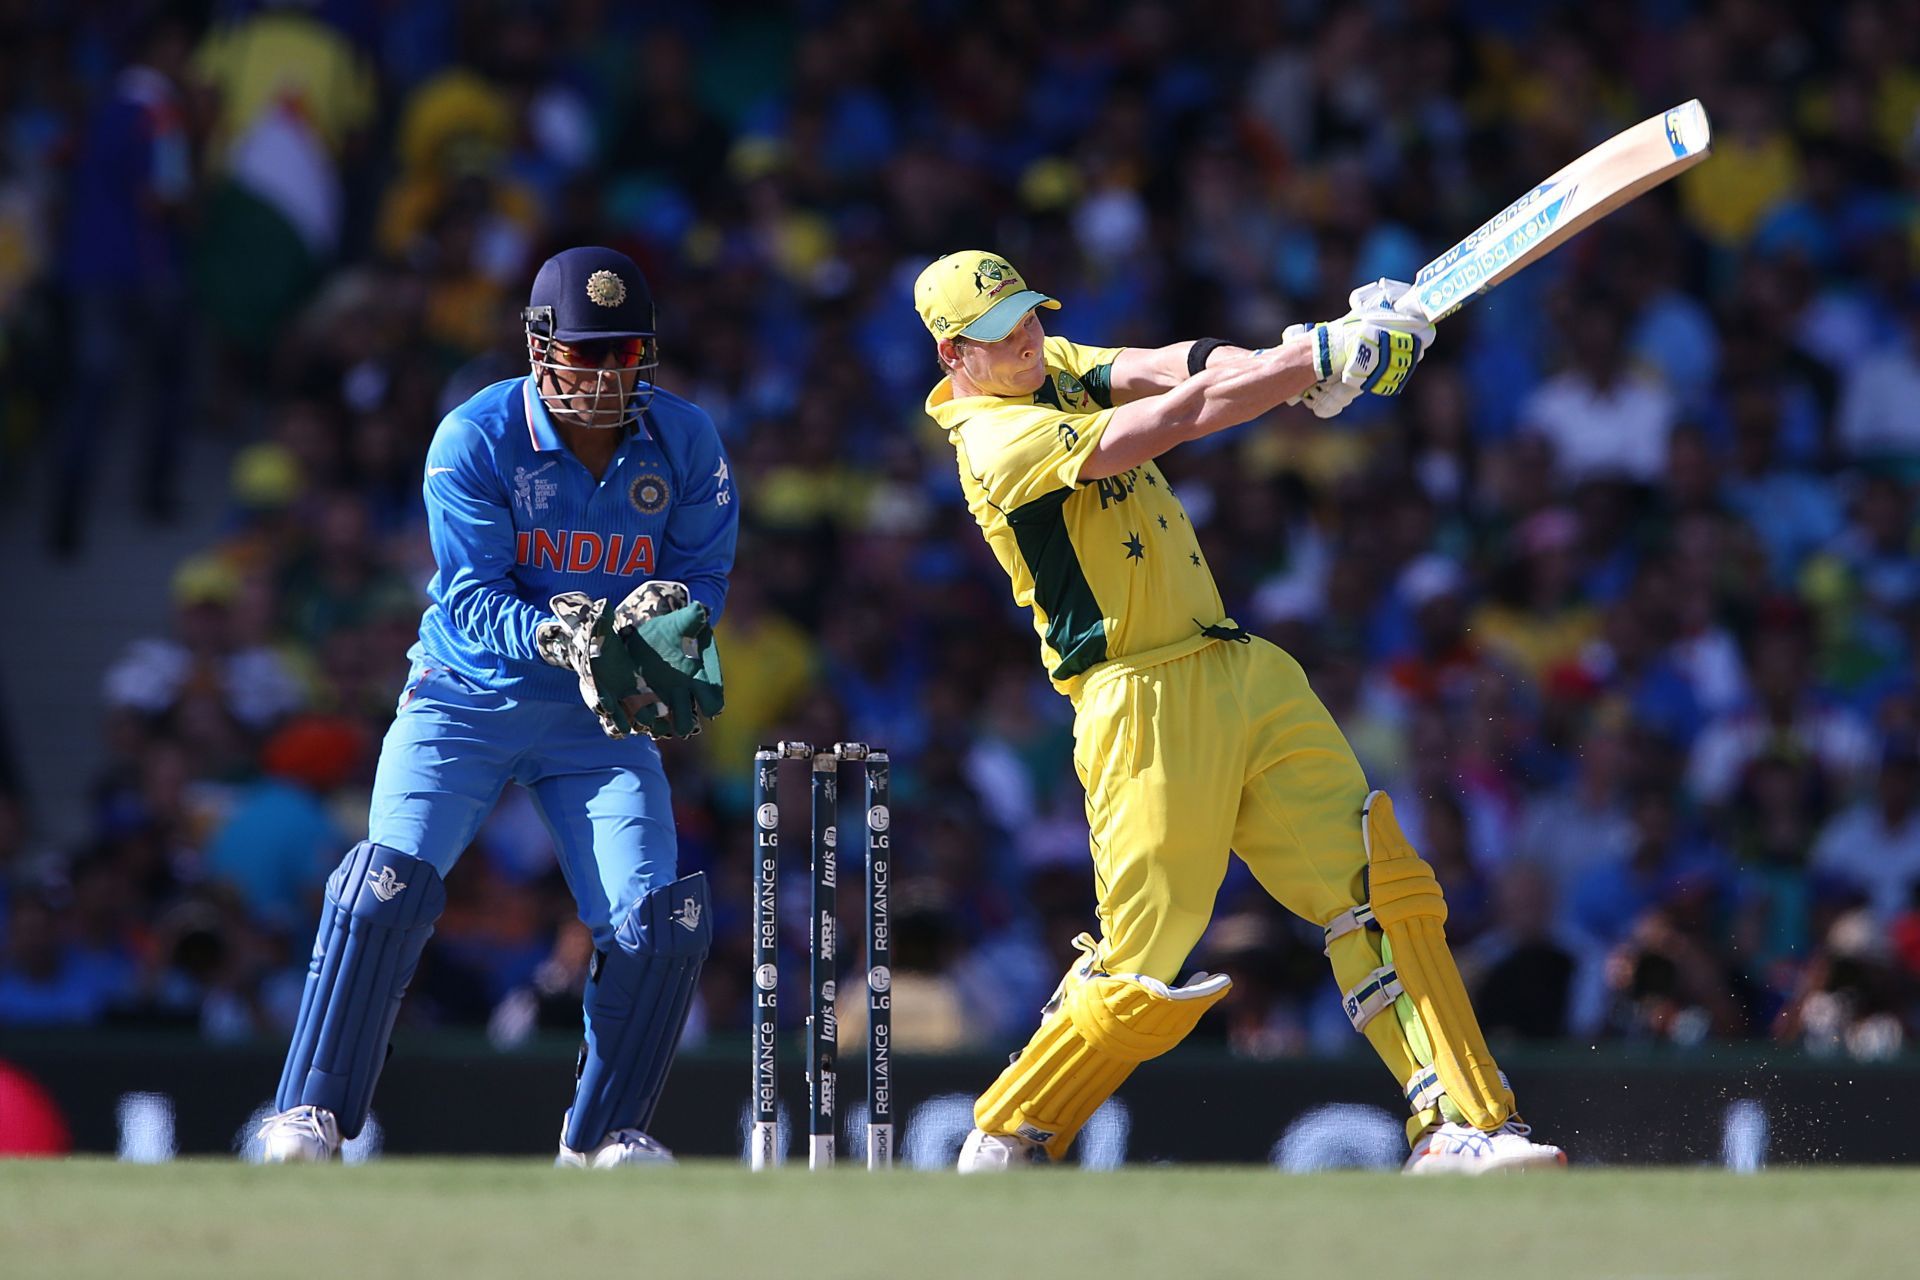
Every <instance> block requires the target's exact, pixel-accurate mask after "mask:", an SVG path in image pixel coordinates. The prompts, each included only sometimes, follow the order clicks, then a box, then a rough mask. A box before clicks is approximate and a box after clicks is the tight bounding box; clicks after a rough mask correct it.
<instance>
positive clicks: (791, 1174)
mask: <svg viewBox="0 0 1920 1280" xmlns="http://www.w3.org/2000/svg"><path fill="white" fill-rule="evenodd" d="M1916 1203H1920V1172H1906V1171H1891V1170H1885V1171H1883V1170H1861V1169H1833V1170H1824V1171H1815V1170H1801V1171H1786V1170H1779V1171H1769V1172H1766V1173H1761V1174H1758V1175H1755V1176H1746V1177H1739V1176H1734V1175H1730V1174H1725V1173H1720V1172H1716V1171H1709V1170H1698V1171H1693V1170H1659V1171H1656V1170H1636V1169H1605V1170H1600V1169H1595V1170H1580V1169H1575V1170H1571V1171H1569V1172H1567V1173H1564V1174H1558V1175H1555V1174H1547V1175H1529V1176H1521V1177H1507V1178H1483V1179H1478V1180H1467V1179H1413V1178H1400V1177H1396V1176H1391V1175H1382V1174H1362V1173H1339V1174H1325V1175H1319V1176H1313V1177H1291V1176H1287V1175H1284V1174H1279V1173H1275V1172H1273V1171H1271V1170H1262V1169H1239V1168H1233V1169H1229V1168H1211V1169H1204V1168H1191V1169H1174V1168H1140V1169H1129V1170H1126V1171H1123V1172H1118V1173H1105V1174H1087V1173H1080V1172H1069V1171H1066V1170H1060V1171H1050V1170H1035V1171H1032V1172H1021V1173H1016V1174H1013V1175H1009V1176H1005V1177H999V1178H968V1179H962V1178H959V1177H957V1176H955V1175H952V1174H933V1173H911V1172H905V1171H899V1172H892V1173H887V1174H869V1173H867V1172H866V1171H865V1170H864V1169H858V1168H843V1169H839V1170H835V1171H834V1172H832V1173H829V1174H823V1175H815V1174H809V1173H807V1172H806V1171H805V1169H804V1168H795V1167H789V1168H786V1169H782V1170H779V1171H777V1172H774V1173H768V1174H760V1175H754V1174H750V1173H748V1172H747V1171H745V1170H744V1169H742V1168H740V1167H739V1166H737V1165H733V1164H728V1163H722V1162H692V1163H687V1164H682V1165H681V1166H679V1167H677V1168H673V1169H652V1170H622V1171H618V1172H612V1173H600V1172H593V1173H587V1172H562V1171H558V1170H555V1169H552V1168H550V1167H548V1166H546V1165H545V1164H544V1162H534V1161H507V1160H426V1159H405V1158H390V1159H387V1160H384V1161H380V1162H378V1163H375V1164H369V1165H362V1166H358V1167H352V1168H344V1167H339V1166H334V1167H326V1168H311V1167H306V1168H274V1169H263V1168H255V1167H249V1166H245V1165H241V1164H237V1163H233V1162H230V1161H220V1160H186V1161H180V1162H177V1163H174V1164H168V1165H123V1164H116V1163H114V1162H112V1161H108V1160H89V1159H82V1160H71V1161H61V1162H44V1161H0V1275H5V1276H6V1277H7V1278H8V1280H29V1278H32V1280H39V1278H40V1277H49V1278H51V1277H58V1278H59V1280H89V1278H91V1277H103V1278H104V1277H110V1278H111V1280H133V1278H134V1277H140V1278H142V1280H146V1278H149V1277H151V1278H155V1280H163V1278H166V1277H179V1278H181V1280H215V1278H218V1277H229V1276H234V1277H240V1276H244V1277H290V1278H291V1277H307V1276H328V1277H332V1276H356V1277H369V1278H377V1277H395V1278H402V1277H404V1278H405V1280H424V1278H426V1277H442V1276H444V1277H453V1278H456V1280H486V1278H491V1277H509V1276H511V1277H528V1276H531V1277H538V1278H539V1280H574V1278H576V1277H577V1278H579V1280H592V1278H594V1277H599V1276H608V1277H611V1276H616V1275H634V1276H643V1277H649V1278H650V1280H652V1278H662V1280H664V1278H667V1277H671V1278H673V1280H683V1278H685V1277H694V1276H729V1277H733V1276H737V1277H751V1278H753V1280H776V1278H784V1277H808V1276H843V1277H865V1276H887V1277H893V1276H899V1277H923V1276H924V1277H934V1276H968V1277H976V1276H990V1277H1000V1276H1006V1275H1035V1276H1042V1277H1046V1276H1055V1277H1063V1278H1064V1277H1072V1278H1073V1280H1118V1278H1120V1277H1129V1276H1141V1277H1154V1278H1156V1280H1202V1278H1207V1277H1216V1276H1263V1277H1267V1276H1286V1277H1301V1278H1302V1280H1322V1278H1326V1280H1373V1278H1375V1277H1377V1278H1378V1280H1401V1278H1403V1277H1404V1278H1405V1280H1418V1278H1425V1277H1433V1278H1436V1280H1439V1278H1445V1277H1475V1278H1486V1280H1492V1278H1496V1277H1507V1276H1537V1277H1547V1278H1548V1280H1587V1278H1590V1277H1591V1278H1596V1280H1597V1278H1599V1277H1608V1278H1609V1280H1628V1278H1630V1277H1631V1278H1634V1280H1654V1278H1656V1277H1658V1278H1660V1280H1680V1278H1681V1277H1687V1278H1688V1280H1707V1278H1708V1277H1713V1278H1715V1280H1747V1278H1749V1277H1775V1276H1778V1277H1803V1276H1804V1277H1813V1278H1814V1280H1845V1278H1847V1277H1856V1276H1857V1277H1883V1276H1900V1275H1911V1274H1913V1270H1912V1265H1913V1264H1912V1261H1911V1259H1912V1253H1913V1250H1914V1248H1915V1246H1914V1244H1913V1239H1914V1236H1913V1231H1914V1222H1915V1219H1914V1218H1913V1217H1912V1216H1910V1215H1912V1214H1913V1212H1914V1210H1913V1206H1914V1205H1915V1204H1916Z"/></svg>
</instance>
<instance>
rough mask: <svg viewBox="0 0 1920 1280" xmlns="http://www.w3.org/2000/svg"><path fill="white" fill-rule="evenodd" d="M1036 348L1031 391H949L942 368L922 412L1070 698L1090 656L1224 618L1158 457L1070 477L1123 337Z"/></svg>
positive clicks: (1115, 654)
mask: <svg viewBox="0 0 1920 1280" xmlns="http://www.w3.org/2000/svg"><path fill="white" fill-rule="evenodd" d="M1044 351H1045V358H1046V364H1047V380H1046V382H1045V384H1044V385H1042V386H1041V388H1040V390H1039V391H1037V392H1035V393H1034V394H1033V395H1031V396H1026V397H1021V398H1017V399H1003V398H1001V397H998V396H967V397H965V398H963V399H955V398H954V395H953V383H952V381H951V380H950V379H945V378H943V379H941V381H940V383H939V385H938V386H936V387H934V389H933V391H932V393H931V394H930V395H928V397H927V414H928V415H929V416H930V417H931V418H933V420H934V421H935V422H937V423H939V424H940V425H941V426H942V427H944V428H946V431H947V439H948V440H949V441H950V442H952V444H953V447H954V453H955V455H956V458H957V461H958V463H959V468H960V485H961V488H962V489H964V490H965V492H966V497H967V508H968V510H970V511H972V512H973V518H974V520H975V521H976V522H978V523H979V525H980V529H981V531H982V532H983V533H985V534H986V538H987V545H988V546H989V547H991V548H992V549H993V553H994V555H995V556H996V557H997V558H998V559H999V561H1000V565H1001V567H1002V568H1004V569H1005V570H1006V571H1007V576H1008V577H1009V578H1011V579H1012V581H1013V598H1014V600H1015V601H1016V602H1018V603H1019V604H1021V605H1023V606H1026V607H1028V608H1031V609H1032V610H1033V626H1034V630H1035V631H1037V632H1038V633H1039V635H1040V653H1041V657H1042V659H1043V660H1044V661H1045V662H1046V665H1047V673H1048V675H1049V676H1050V677H1051V678H1052V680H1053V683H1054V687H1055V688H1057V689H1059V690H1060V691H1061V692H1062V693H1064V694H1067V695H1068V696H1069V697H1071V696H1073V695H1074V694H1075V693H1076V692H1077V691H1078V688H1079V685H1080V681H1081V679H1082V677H1083V676H1084V675H1085V674H1086V672H1087V671H1088V670H1089V669H1090V668H1092V667H1094V666H1095V665H1097V664H1099V663H1102V662H1108V661H1111V660H1115V659H1127V658H1142V657H1148V656H1149V655H1151V660H1153V661H1159V660H1163V659H1165V658H1170V657H1173V656H1176V655H1177V653H1178V652H1182V651H1184V650H1185V649H1186V648H1197V647H1198V646H1199V645H1201V644H1203V643H1205V641H1204V639H1203V631H1204V630H1206V629H1209V628H1218V627H1220V626H1227V627H1231V626H1232V625H1233V624H1232V622H1231V621H1230V620H1228V619H1227V618H1226V616H1225V615H1226V610H1225V608H1224V606H1222V604H1221V603H1220V591H1219V588H1217V587H1216V586H1214V582H1213V572H1212V570H1210V569H1209V568H1208V567H1207V562H1206V558H1205V557H1204V556H1202V555H1201V554H1200V544H1199V542H1198V540H1197V539H1196V538H1195V537H1194V532H1193V525H1192V524H1191V522H1189V521H1188V519H1187V513H1186V510H1185V509H1184V508H1183V507H1181V505H1180V501H1179V499H1177V498H1175V497H1174V496H1173V491H1172V490H1171V489H1170V488H1168V486H1167V480H1166V477H1165V476H1163V475H1161V474H1160V468H1159V467H1157V466H1155V465H1154V464H1153V463H1151V462H1149V463H1147V464H1146V465H1144V466H1139V467H1135V468H1133V469H1132V470H1130V471H1125V472H1122V473H1121V474H1119V475H1117V476H1110V477H1108V478H1106V479H1100V480H1085V481H1083V480H1081V479H1080V469H1081V468H1082V467H1083V466H1085V465H1086V461H1087V457H1088V455H1090V454H1091V453H1092V452H1093V447H1094V445H1095V443H1096V442H1097V441H1098V440H1099V439H1100V433H1101V432H1102V431H1105V430H1106V427H1107V423H1108V422H1110V421H1112V419H1113V397H1112V393H1111V390H1110V387H1109V380H1110V377H1111V374H1112V370H1113V360H1114V357H1115V356H1117V355H1118V354H1119V353H1120V348H1118V347H1083V346H1079V345H1077V344H1075V343H1072V342H1069V341H1067V340H1066V339H1065V338H1048V339H1047V340H1046V346H1045V348H1044ZM1169 649H1172V650H1173V652H1165V651H1167V650H1169Z"/></svg>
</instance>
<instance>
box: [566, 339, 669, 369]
mask: <svg viewBox="0 0 1920 1280" xmlns="http://www.w3.org/2000/svg"><path fill="white" fill-rule="evenodd" d="M652 352H653V340H652V339H651V338H595V339H591V340H589V341H586V342H560V341H557V340H556V341H555V342H554V343H553V344H552V355H551V359H552V360H553V362H554V363H555V364H563V365H568V366H570V367H573V368H578V369H604V368H606V367H607V366H608V365H612V366H613V367H614V368H616V369H638V368H641V367H643V366H644V365H646V364H647V363H648V360H649V357H650V356H651V354H652Z"/></svg>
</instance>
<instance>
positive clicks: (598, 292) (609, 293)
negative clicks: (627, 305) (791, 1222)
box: [587, 269, 627, 307]
mask: <svg viewBox="0 0 1920 1280" xmlns="http://www.w3.org/2000/svg"><path fill="white" fill-rule="evenodd" d="M587 300H588V301H589V302H592V303H593V304H594V305H595V306H601V307H617V306H619V305H620V304H621V303H623V302H625V301H626V300H627V282H626V281H625V280H622V279H621V278H620V277H619V276H618V275H616V274H614V273H613V272H611V271H607V270H604V269H603V270H600V271H596V272H594V273H593V274H592V275H590V276H588V277H587Z"/></svg>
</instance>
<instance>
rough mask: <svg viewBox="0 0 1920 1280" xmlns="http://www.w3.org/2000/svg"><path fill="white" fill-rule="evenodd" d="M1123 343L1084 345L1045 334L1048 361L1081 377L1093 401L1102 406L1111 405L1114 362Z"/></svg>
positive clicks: (1122, 348) (1081, 382)
mask: <svg viewBox="0 0 1920 1280" xmlns="http://www.w3.org/2000/svg"><path fill="white" fill-rule="evenodd" d="M1124 350H1126V348H1125V347H1083V346H1081V345H1080V344H1079V343H1077V342H1069V341H1067V340H1066V339H1065V338H1048V339H1047V343H1046V353H1047V364H1048V365H1049V366H1050V367H1052V368H1055V369H1065V370H1066V371H1067V372H1068V373H1071V374H1072V375H1073V376H1074V377H1076V378H1078V379H1079V380H1080V385H1081V386H1083V387H1085V388H1086V389H1087V392H1088V394H1090V395H1091V396H1092V397H1093V402H1094V403H1095V404H1097V405H1099V406H1100V407H1101V408H1102V409H1111V408H1113V362H1114V361H1115V360H1116V359H1118V358H1119V356H1120V353H1121V352H1122V351H1124Z"/></svg>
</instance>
